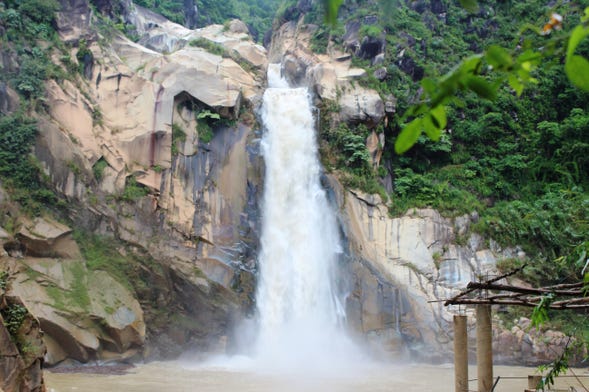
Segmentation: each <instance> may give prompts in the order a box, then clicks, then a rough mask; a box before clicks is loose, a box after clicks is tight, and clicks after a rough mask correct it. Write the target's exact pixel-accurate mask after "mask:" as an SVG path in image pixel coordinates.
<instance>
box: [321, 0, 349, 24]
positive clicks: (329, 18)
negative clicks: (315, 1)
mask: <svg viewBox="0 0 589 392" xmlns="http://www.w3.org/2000/svg"><path fill="white" fill-rule="evenodd" d="M343 2H344V0H323V5H324V6H325V21H326V22H327V23H328V24H330V25H332V26H335V25H336V23H337V12H338V10H339V7H340V6H341V5H342V4H343Z"/></svg>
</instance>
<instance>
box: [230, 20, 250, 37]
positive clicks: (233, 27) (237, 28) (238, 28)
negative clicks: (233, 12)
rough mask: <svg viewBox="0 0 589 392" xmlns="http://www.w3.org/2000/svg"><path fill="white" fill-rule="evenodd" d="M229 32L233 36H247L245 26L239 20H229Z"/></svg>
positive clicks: (247, 31)
mask: <svg viewBox="0 0 589 392" xmlns="http://www.w3.org/2000/svg"><path fill="white" fill-rule="evenodd" d="M229 31H230V32H232V33H234V34H248V33H249V30H248V28H247V25H246V24H245V23H243V22H242V21H241V20H239V19H231V20H230V21H229Z"/></svg>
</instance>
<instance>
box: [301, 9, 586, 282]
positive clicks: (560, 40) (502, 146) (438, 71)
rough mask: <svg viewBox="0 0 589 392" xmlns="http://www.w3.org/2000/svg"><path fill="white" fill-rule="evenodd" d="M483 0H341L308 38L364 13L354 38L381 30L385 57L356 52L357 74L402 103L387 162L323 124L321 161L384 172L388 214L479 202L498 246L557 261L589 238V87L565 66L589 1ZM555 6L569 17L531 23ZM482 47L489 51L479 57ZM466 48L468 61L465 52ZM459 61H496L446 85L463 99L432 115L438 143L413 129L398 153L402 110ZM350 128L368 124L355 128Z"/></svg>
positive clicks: (330, 35)
mask: <svg viewBox="0 0 589 392" xmlns="http://www.w3.org/2000/svg"><path fill="white" fill-rule="evenodd" d="M478 3H479V4H478V6H479V11H478V12H476V13H469V12H468V11H467V10H466V9H465V8H464V7H462V6H461V5H460V4H459V3H458V2H456V3H453V2H442V1H421V2H412V3H408V5H406V4H405V2H402V1H398V2H394V1H385V0H381V1H362V0H356V1H347V2H345V4H343V5H342V6H341V7H340V8H339V12H340V21H339V23H340V25H325V24H323V25H322V27H321V28H320V29H319V30H318V32H317V33H316V39H315V41H314V45H316V46H317V47H323V48H325V47H327V41H328V40H331V41H332V44H335V45H338V44H339V43H341V42H342V40H341V38H342V32H341V30H342V25H345V24H346V23H349V22H351V21H359V22H361V23H362V24H364V26H363V27H362V28H361V29H360V32H359V34H360V39H362V37H377V38H380V39H383V40H385V41H386V45H387V47H386V51H385V61H384V62H383V63H382V64H376V65H372V64H370V63H369V62H368V61H366V60H361V59H359V58H355V59H354V62H355V64H356V65H359V66H362V67H364V68H366V69H367V70H368V76H366V77H365V79H364V80H362V81H361V83H363V84H364V85H366V86H368V87H371V88H374V89H376V90H377V91H379V92H380V93H381V96H382V97H383V98H386V97H390V96H391V95H392V96H394V97H395V99H396V102H397V108H396V112H397V113H399V114H400V115H399V116H395V117H394V118H392V119H391V121H389V122H388V126H386V127H385V128H384V130H383V131H384V132H385V140H386V142H385V145H384V157H385V158H384V161H383V163H382V165H381V166H382V167H384V168H386V170H384V169H381V170H379V171H375V170H373V171H372V172H370V171H366V170H363V171H362V173H359V171H358V166H357V162H360V161H357V162H352V163H356V164H350V159H354V157H359V156H361V154H359V153H358V152H359V150H361V148H360V147H358V148H355V147H353V144H350V141H351V140H354V138H352V137H350V135H346V134H344V135H342V132H341V128H340V131H335V130H333V129H330V130H327V131H326V130H324V131H323V139H324V140H326V141H327V142H328V143H325V144H324V145H323V156H324V163H326V164H327V165H328V167H331V168H332V169H337V170H342V171H345V172H348V173H356V174H361V175H362V176H364V177H366V176H368V177H370V176H376V177H380V178H381V181H383V183H386V182H387V181H384V180H385V179H387V178H388V179H389V180H388V182H389V183H391V184H392V187H391V188H389V191H390V196H391V199H392V203H391V212H392V213H393V214H400V213H403V212H404V211H406V210H407V208H410V207H413V206H416V207H425V206H432V207H435V208H437V209H440V210H441V211H443V212H444V213H445V214H447V215H459V214H464V213H468V212H471V211H478V212H479V213H480V215H481V219H480V221H479V223H478V224H477V225H476V229H477V230H479V231H481V232H483V233H485V234H487V235H489V236H490V237H492V238H495V239H496V240H498V241H499V242H500V243H501V244H502V245H504V246H509V245H515V244H520V245H522V246H523V248H524V250H525V251H526V252H527V253H528V254H529V255H530V256H531V257H532V258H534V259H535V260H536V261H537V263H538V265H550V266H553V265H554V264H553V263H552V260H554V259H555V258H556V257H558V256H560V255H563V254H567V253H568V252H569V251H571V249H573V248H574V247H575V246H577V245H579V244H582V243H584V242H585V241H588V240H589V223H588V222H589V219H588V218H589V216H588V215H589V213H588V211H589V209H588V208H587V207H589V193H588V189H589V176H588V173H589V165H588V162H587V158H586V157H587V156H588V155H589V114H588V109H589V94H587V93H585V92H583V90H582V89H580V88H578V87H577V86H573V85H572V84H571V82H570V80H569V78H567V76H566V75H565V71H564V69H563V68H564V67H563V66H562V62H563V60H564V57H565V55H566V43H567V40H568V38H569V36H570V31H571V30H572V28H573V27H574V26H576V25H577V24H578V23H579V20H580V17H581V16H582V15H583V10H584V8H585V7H587V5H589V4H587V3H588V2H587V1H580V2H576V3H567V4H559V6H558V7H557V8H550V6H549V5H548V4H546V3H545V2H542V1H529V2H491V1H479V2H478ZM384 10H386V11H384ZM434 11H435V12H434ZM551 12H558V13H559V14H562V15H563V17H564V22H563V23H564V24H566V25H565V26H564V28H563V29H562V31H554V32H553V33H552V34H551V35H541V34H538V31H539V30H540V29H541V28H542V26H544V25H545V23H546V22H547V21H548V20H549V18H550V14H551ZM322 18H323V15H322V13H321V10H320V9H319V8H317V9H315V13H314V14H313V13H310V14H309V15H307V21H308V22H312V23H317V24H320V25H321V21H322ZM367 24H368V26H366V25H367ZM501 47H503V48H511V50H513V52H509V51H507V50H505V49H501ZM588 48H589V45H588V44H587V42H586V41H582V40H580V41H579V46H578V47H577V48H576V52H577V53H580V54H581V55H584V56H585V57H587V54H588V53H589V51H588ZM528 49H529V50H530V51H536V52H539V53H540V56H541V57H540V58H541V59H542V61H541V63H540V61H536V62H535V63H531V62H530V64H529V65H530V68H529V69H527V68H526V67H528V64H527V63H526V64H524V65H523V67H522V65H521V64H523V63H524V62H526V61H528V60H530V59H529V58H524V59H523V60H521V61H520V59H519V58H517V59H516V60H511V58H512V56H515V55H517V53H523V52H524V51H525V50H528ZM518 51H519V52H518ZM482 52H484V53H485V56H483V57H477V56H475V55H477V53H482ZM473 56H474V57H473ZM468 58H471V59H474V60H472V62H471V63H470V64H469V63H468V61H470V60H467V61H463V59H468ZM509 61H513V63H509V64H513V65H510V66H511V67H512V68H513V67H515V66H519V67H520V71H521V72H520V73H519V74H517V75H518V78H520V79H519V80H511V79H510V80H509V83H505V84H504V85H502V86H501V87H500V88H498V89H497V88H496V86H498V84H497V83H499V81H500V80H507V76H503V75H502V74H499V72H497V71H501V70H502V69H501V67H505V69H504V70H507V68H506V64H508V62H509ZM515 61H520V62H519V63H517V64H516V63H515ZM530 61H531V60H530ZM408 64H409V66H408ZM457 64H461V66H463V67H469V66H476V67H481V66H483V67H487V66H488V65H494V68H493V69H491V68H488V69H487V68H482V70H486V71H484V72H482V73H479V71H477V73H479V75H477V76H476V80H474V81H473V82H472V83H473V84H472V85H468V84H465V85H464V87H466V88H465V89H464V90H460V89H457V90H453V91H456V94H457V95H456V96H457V98H458V99H454V100H453V101H452V103H451V104H450V106H449V107H448V109H447V110H445V111H443V113H442V114H440V115H436V113H434V115H433V117H434V118H433V121H437V122H439V123H440V124H441V126H440V128H446V130H447V131H446V132H443V133H441V134H440V135H438V137H440V140H439V141H438V142H432V141H431V140H430V139H429V138H427V137H425V135H422V136H419V134H417V139H416V141H417V143H416V144H415V145H414V146H413V148H412V149H410V150H409V151H407V152H406V153H405V154H404V155H398V154H397V153H395V151H394V145H395V142H396V140H397V138H398V135H399V133H400V131H401V130H402V129H403V128H402V123H403V122H405V121H406V119H407V117H402V116H401V115H402V114H405V115H407V113H408V111H409V110H410V109H411V110H414V108H415V107H416V104H419V103H420V102H428V101H426V100H425V98H426V97H429V99H430V100H431V99H435V97H436V94H438V93H439V91H440V90H439V89H440V88H445V85H443V84H442V85H440V84H437V83H439V82H438V81H437V80H436V79H435V78H437V77H440V76H442V75H444V74H447V75H450V74H452V73H456V72H457V70H459V69H458V68H454V67H455V66H456V65H457ZM465 64H466V65H465ZM383 66H384V67H386V71H387V76H386V78H385V79H384V80H383V81H380V80H378V79H376V78H375V77H374V76H373V72H374V71H375V70H376V69H377V68H379V67H383ZM512 68H510V69H509V70H511V69H512ZM522 68H526V69H525V70H522ZM491 71H492V72H491ZM524 71H526V72H524ZM502 78H505V79H502ZM426 80H427V82H426ZM441 80H444V79H441ZM452 82H454V80H453V81H452ZM457 86H459V85H457ZM524 86H525V88H523V87H524ZM459 87H460V86H459ZM428 88H429V89H430V91H428ZM452 88H454V87H452ZM432 107H433V106H432ZM410 114H411V112H409V115H410ZM409 118H411V117H409ZM326 125H328V124H326ZM444 125H445V127H444ZM347 130H348V131H349V132H351V133H352V134H353V135H356V136H360V137H365V136H366V135H367V132H366V130H362V129H360V128H354V127H348V129H347ZM426 131H427V129H426ZM338 132H339V133H338ZM420 132H421V131H420ZM334 134H336V135H338V136H337V138H334V137H333V135H334ZM338 140H339V144H338ZM346 146H348V147H351V149H350V148H347V147H346ZM330 157H335V158H331V159H330ZM338 157H339V158H338ZM561 267H562V266H561ZM572 267H573V266H571V265H569V266H568V267H566V268H564V267H562V268H560V269H559V271H556V270H555V269H554V268H537V269H535V273H534V274H532V275H533V276H529V277H528V278H530V279H533V280H536V283H538V284H545V283H557V282H560V281H561V280H563V279H564V280H566V279H567V278H569V279H576V277H575V275H571V273H573V270H574V269H573V268H572ZM565 270H566V271H565ZM556 272H559V273H556ZM577 277H578V271H577Z"/></svg>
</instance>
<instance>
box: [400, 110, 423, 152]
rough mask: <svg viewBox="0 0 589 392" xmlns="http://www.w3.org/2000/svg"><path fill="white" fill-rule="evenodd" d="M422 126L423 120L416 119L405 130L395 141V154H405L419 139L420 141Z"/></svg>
mask: <svg viewBox="0 0 589 392" xmlns="http://www.w3.org/2000/svg"><path fill="white" fill-rule="evenodd" d="M422 126H423V124H422V119H421V118H416V119H414V120H413V121H411V122H410V123H409V124H407V125H406V126H405V128H403V130H402V131H401V133H400V134H399V137H397V140H396V141H395V152H396V153H397V154H403V153H404V152H405V151H407V150H409V149H410V148H411V147H413V145H414V144H415V143H416V142H417V139H419V135H421V128H422Z"/></svg>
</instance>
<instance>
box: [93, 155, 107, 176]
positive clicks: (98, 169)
mask: <svg viewBox="0 0 589 392" xmlns="http://www.w3.org/2000/svg"><path fill="white" fill-rule="evenodd" d="M107 167H108V162H106V160H105V159H104V158H100V159H99V160H98V161H96V163H95V164H94V166H92V172H93V173H94V178H95V179H96V181H101V180H102V178H103V176H104V170H106V168H107Z"/></svg>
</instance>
